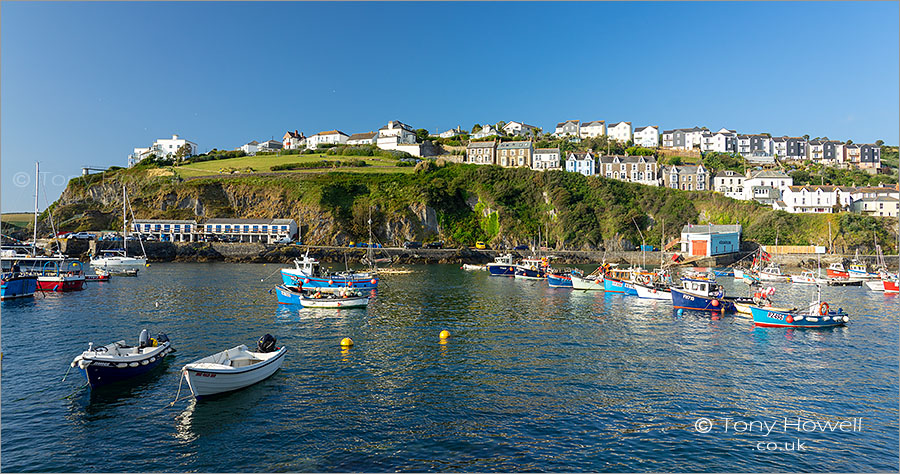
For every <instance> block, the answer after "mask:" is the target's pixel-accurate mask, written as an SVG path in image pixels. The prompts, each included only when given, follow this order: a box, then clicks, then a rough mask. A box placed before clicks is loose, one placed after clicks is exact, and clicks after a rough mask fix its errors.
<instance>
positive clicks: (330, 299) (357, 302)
mask: <svg viewBox="0 0 900 474" xmlns="http://www.w3.org/2000/svg"><path fill="white" fill-rule="evenodd" d="M300 304H301V305H302V306H303V307H304V308H365V307H366V306H369V297H368V296H347V297H343V298H342V297H339V296H337V297H336V295H324V294H323V295H322V296H321V297H320V298H316V297H315V296H307V295H303V294H301V295H300Z"/></svg>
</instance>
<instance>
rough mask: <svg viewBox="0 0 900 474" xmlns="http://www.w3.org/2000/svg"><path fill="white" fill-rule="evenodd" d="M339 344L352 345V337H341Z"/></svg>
mask: <svg viewBox="0 0 900 474" xmlns="http://www.w3.org/2000/svg"><path fill="white" fill-rule="evenodd" d="M341 345H342V346H344V347H349V346H352V345H353V339H350V338H349V337H345V338H343V339H341Z"/></svg>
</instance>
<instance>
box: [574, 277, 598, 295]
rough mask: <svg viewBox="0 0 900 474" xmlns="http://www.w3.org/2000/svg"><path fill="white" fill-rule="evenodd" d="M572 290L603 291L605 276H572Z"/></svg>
mask: <svg viewBox="0 0 900 474" xmlns="http://www.w3.org/2000/svg"><path fill="white" fill-rule="evenodd" d="M572 289H574V290H594V291H603V290H604V289H605V288H604V283H603V275H593V274H592V275H585V276H583V277H582V276H578V275H572Z"/></svg>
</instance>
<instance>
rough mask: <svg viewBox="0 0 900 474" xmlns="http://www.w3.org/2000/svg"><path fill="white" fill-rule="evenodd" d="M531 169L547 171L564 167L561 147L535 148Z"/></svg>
mask: <svg viewBox="0 0 900 474" xmlns="http://www.w3.org/2000/svg"><path fill="white" fill-rule="evenodd" d="M533 156H534V158H533V160H532V164H531V169H534V170H539V171H546V170H558V169H562V166H561V164H560V163H561V158H560V154H559V148H535V149H534V155H533Z"/></svg>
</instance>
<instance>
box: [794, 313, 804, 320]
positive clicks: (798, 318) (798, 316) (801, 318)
mask: <svg viewBox="0 0 900 474" xmlns="http://www.w3.org/2000/svg"><path fill="white" fill-rule="evenodd" d="M794 321H803V316H800V315H799V314H798V315H797V317H796V318H794Z"/></svg>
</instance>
